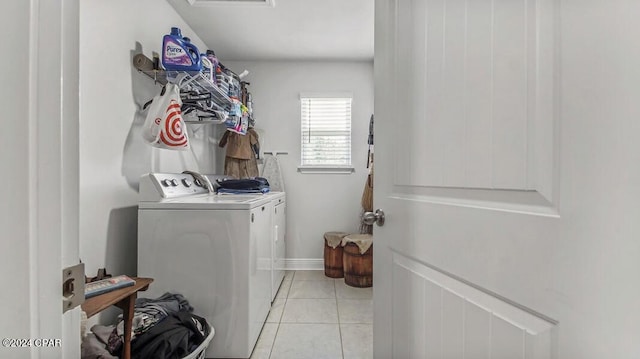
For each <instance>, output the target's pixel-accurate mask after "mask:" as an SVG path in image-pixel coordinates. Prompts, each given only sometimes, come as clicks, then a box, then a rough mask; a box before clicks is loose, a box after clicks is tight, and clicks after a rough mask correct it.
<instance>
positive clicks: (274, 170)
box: [261, 153, 284, 192]
mask: <svg viewBox="0 0 640 359" xmlns="http://www.w3.org/2000/svg"><path fill="white" fill-rule="evenodd" d="M261 177H264V178H266V179H267V180H268V181H269V185H270V188H271V190H272V191H276V192H284V181H283V180H282V171H281V170H280V162H279V161H278V157H277V156H274V155H273V154H266V153H265V155H264V166H263V167H262V174H261Z"/></svg>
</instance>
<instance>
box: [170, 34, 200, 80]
mask: <svg viewBox="0 0 640 359" xmlns="http://www.w3.org/2000/svg"><path fill="white" fill-rule="evenodd" d="M162 66H164V68H165V69H166V70H167V71H195V72H199V71H200V70H201V69H202V64H201V63H200V52H198V48H197V47H196V46H195V45H194V44H192V43H191V42H190V41H189V38H185V37H182V33H181V31H180V29H179V28H177V27H172V28H171V33H170V34H168V35H164V37H163V39H162Z"/></svg>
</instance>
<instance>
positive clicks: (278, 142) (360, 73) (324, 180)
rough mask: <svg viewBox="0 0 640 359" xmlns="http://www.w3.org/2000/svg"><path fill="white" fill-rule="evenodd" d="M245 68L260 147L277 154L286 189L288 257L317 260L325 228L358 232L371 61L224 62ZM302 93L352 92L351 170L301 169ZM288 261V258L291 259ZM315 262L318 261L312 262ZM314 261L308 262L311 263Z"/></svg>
mask: <svg viewBox="0 0 640 359" xmlns="http://www.w3.org/2000/svg"><path fill="white" fill-rule="evenodd" d="M222 60H223V63H224V64H225V66H229V67H230V68H232V69H234V71H236V72H238V73H239V72H241V71H242V70H244V69H247V70H249V72H250V73H249V75H248V76H247V77H246V78H245V79H244V80H245V81H248V82H250V83H251V85H250V86H249V89H250V92H251V93H252V95H253V99H254V114H255V117H256V128H258V129H262V130H264V136H263V138H261V141H260V142H261V146H262V150H263V151H286V152H288V153H289V154H288V155H281V156H278V158H279V160H280V165H281V168H282V172H283V178H284V182H285V189H286V192H287V259H289V260H291V259H296V260H298V259H301V260H302V261H295V263H296V264H297V265H302V266H304V265H305V261H304V259H321V258H322V256H323V245H324V244H323V241H324V240H323V234H324V232H327V231H335V230H338V231H346V232H352V233H353V232H357V231H358V226H359V215H360V210H361V206H360V199H361V196H362V191H363V189H364V184H365V180H366V176H367V173H368V172H367V168H366V161H367V160H366V158H367V147H368V146H367V135H368V133H369V118H370V117H371V114H372V113H373V64H372V63H371V62H226V61H224V59H222ZM300 92H351V93H353V105H352V134H351V136H352V137H351V142H352V161H353V166H354V167H355V169H356V172H355V173H353V174H349V175H345V174H302V173H299V172H297V166H298V165H299V164H300V101H299V96H300ZM290 263H291V262H290ZM314 263H315V264H316V265H317V264H318V262H317V261H316V262H314ZM309 264H311V262H309ZM311 265H312V264H311Z"/></svg>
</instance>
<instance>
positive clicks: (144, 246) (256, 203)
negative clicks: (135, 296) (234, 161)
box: [138, 173, 281, 358]
mask: <svg viewBox="0 0 640 359" xmlns="http://www.w3.org/2000/svg"><path fill="white" fill-rule="evenodd" d="M280 196H281V194H279V193H273V194H265V195H262V194H255V195H215V194H209V193H208V191H207V190H206V189H205V188H203V187H202V186H201V185H200V183H199V182H198V181H196V179H195V178H193V177H192V175H190V174H171V173H152V174H148V175H144V176H143V177H142V178H141V180H140V203H139V209H138V275H139V276H141V277H151V278H153V279H154V282H153V283H152V284H151V285H150V286H149V290H148V291H146V292H141V293H140V295H141V296H145V297H150V298H154V297H158V296H160V295H162V294H163V293H165V292H174V293H181V294H183V295H184V296H185V298H187V299H188V300H189V302H190V303H191V305H192V306H193V307H194V308H195V311H194V313H195V314H198V315H201V316H203V317H204V318H206V319H207V321H208V322H209V324H210V325H212V326H213V327H214V328H215V331H216V335H215V336H214V338H213V340H212V342H211V343H210V344H209V347H208V348H207V351H206V357H208V358H209V357H213V358H249V357H250V356H251V352H252V351H253V348H254V346H255V343H256V341H257V339H258V336H259V334H260V331H261V329H262V326H263V324H264V322H265V320H266V318H267V315H268V314H269V310H270V308H271V298H272V296H271V294H272V286H273V285H274V282H273V271H272V266H273V258H272V241H273V239H272V232H273V231H272V230H271V225H272V217H271V213H272V212H273V207H274V203H272V200H273V199H274V198H279V197H280Z"/></svg>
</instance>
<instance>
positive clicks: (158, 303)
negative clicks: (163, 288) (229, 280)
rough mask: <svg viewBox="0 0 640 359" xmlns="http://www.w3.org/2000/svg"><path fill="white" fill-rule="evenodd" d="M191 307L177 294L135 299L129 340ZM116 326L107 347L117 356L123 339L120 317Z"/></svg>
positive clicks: (189, 309) (122, 324) (122, 323)
mask: <svg viewBox="0 0 640 359" xmlns="http://www.w3.org/2000/svg"><path fill="white" fill-rule="evenodd" d="M192 311H193V307H192V306H191V305H190V304H189V301H187V300H186V299H185V297H184V296H183V295H182V294H179V293H169V292H167V293H164V294H163V295H161V296H160V297H158V298H153V299H152V298H138V299H136V304H135V309H134V313H133V323H132V327H133V328H132V330H131V340H132V341H133V340H134V339H135V338H136V336H138V335H140V334H142V333H144V332H145V331H147V330H149V329H150V328H152V327H153V326H154V325H155V324H156V323H158V322H159V321H161V320H162V319H164V318H165V317H167V316H168V315H169V314H171V313H176V312H192ZM118 319H119V321H118V325H117V326H116V329H115V330H114V331H113V333H111V336H110V337H109V342H108V345H107V347H108V348H109V351H110V352H111V353H112V354H118V353H120V351H121V350H122V341H123V337H124V322H123V320H122V315H120V316H118Z"/></svg>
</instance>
